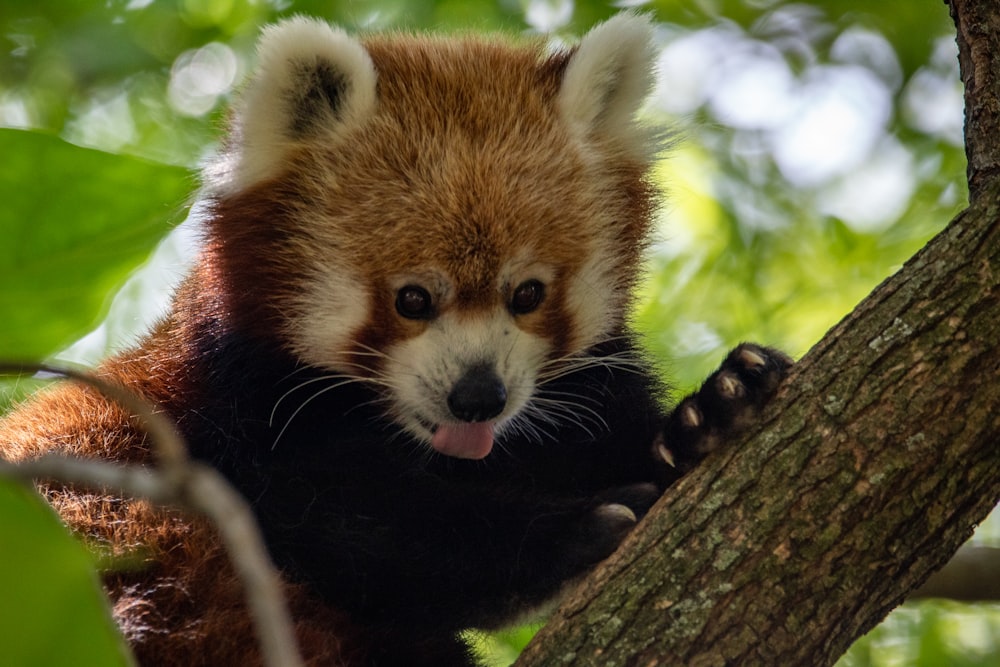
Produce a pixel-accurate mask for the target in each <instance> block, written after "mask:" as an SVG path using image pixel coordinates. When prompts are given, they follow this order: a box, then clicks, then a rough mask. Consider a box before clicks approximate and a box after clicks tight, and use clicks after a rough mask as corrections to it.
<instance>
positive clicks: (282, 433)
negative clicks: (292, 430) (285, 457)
mask: <svg viewBox="0 0 1000 667" xmlns="http://www.w3.org/2000/svg"><path fill="white" fill-rule="evenodd" d="M361 381H363V380H361V379H359V378H347V379H346V380H344V381H343V382H338V383H336V384H332V385H330V386H329V387H324V388H323V389H320V390H319V391H317V392H316V393H314V394H313V395H312V396H310V397H309V398H307V399H306V400H304V401H302V404H301V405H300V406H299V407H297V408H295V411H294V412H292V416H291V417H289V418H288V421H286V422H285V425H284V426H283V427H281V431H280V432H279V433H278V435H277V437H275V439H274V443H273V444H272V445H271V449H272V450H274V449H275V448H276V447H277V446H278V441H279V440H281V436H283V435H284V434H285V431H286V430H288V427H289V426H290V425H291V423H292V421H293V420H294V419H295V418H296V417H297V416H298V414H299V413H300V412H302V410H303V409H304V408H305V407H306V406H307V405H309V404H310V403H311V402H312V401H314V400H315V399H317V398H319V397H320V396H322V395H323V394H325V393H326V392H328V391H333V390H334V389H338V388H340V387H343V386H344V385H348V384H351V383H354V382H361ZM271 416H272V418H273V417H274V413H273V412H272V415H271Z"/></svg>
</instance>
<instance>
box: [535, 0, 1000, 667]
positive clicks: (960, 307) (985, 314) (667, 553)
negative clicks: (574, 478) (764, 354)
mask: <svg viewBox="0 0 1000 667" xmlns="http://www.w3.org/2000/svg"><path fill="white" fill-rule="evenodd" d="M950 4H951V7H952V13H953V15H954V16H955V17H956V25H957V26H958V30H959V36H958V37H959V46H960V51H961V56H960V60H961V66H962V75H963V80H964V81H965V82H966V86H967V100H966V104H967V109H968V113H967V119H968V120H967V129H966V139H967V144H968V147H969V148H968V154H969V179H970V190H971V204H970V206H969V208H968V209H967V210H966V211H964V212H963V213H962V214H960V215H959V216H958V217H957V218H956V219H955V220H954V221H953V222H952V223H951V224H950V225H949V226H948V227H947V228H946V229H945V230H944V231H943V232H942V233H941V234H940V235H939V236H938V237H936V238H935V239H934V240H933V241H932V242H931V243H929V244H928V245H927V247H925V248H924V249H923V250H922V251H921V252H920V253H918V254H917V255H916V256H915V257H914V258H913V259H911V260H910V262H908V263H907V265H906V266H905V267H904V268H903V269H902V270H900V271H899V272H898V273H897V274H896V275H895V276H893V277H892V278H890V279H889V280H887V281H886V282H885V283H883V284H882V285H881V286H879V287H878V288H877V289H876V290H875V292H874V293H873V294H872V295H871V296H870V297H869V298H867V299H866V300H865V301H864V302H862V303H861V304H860V305H859V306H858V308H857V309H856V310H855V311H854V312H853V313H851V314H850V315H849V316H848V317H847V318H845V319H844V320H843V321H842V322H841V323H840V324H839V325H837V326H836V327H835V328H834V329H833V330H831V331H830V332H829V333H828V334H827V336H826V337H825V338H824V339H823V340H822V341H821V342H820V343H819V344H818V345H816V347H815V348H813V349H812V350H811V351H810V352H809V353H808V354H807V355H806V357H805V358H803V359H802V360H801V362H800V363H799V364H798V365H797V367H796V368H795V369H794V371H793V374H792V377H791V378H790V379H789V381H788V382H787V383H786V385H785V387H784V388H783V389H782V390H781V391H780V393H779V395H778V397H777V399H776V400H775V401H774V402H773V403H772V404H771V405H769V406H768V409H767V410H766V413H765V414H764V416H763V418H762V419H761V421H760V423H759V425H758V426H756V427H755V428H754V430H753V431H752V432H751V433H749V434H747V437H746V438H745V439H744V440H743V442H742V443H734V447H733V448H732V449H730V450H727V451H726V452H725V453H723V454H722V455H719V456H714V457H711V458H710V459H709V460H708V461H706V463H705V464H704V465H703V466H702V467H700V468H699V469H697V470H696V471H694V472H693V473H691V474H690V475H689V476H688V477H686V478H685V479H683V480H682V481H681V482H680V483H679V484H678V485H676V486H675V487H672V488H671V489H670V490H669V491H668V493H667V494H666V495H665V497H664V498H663V499H662V500H661V501H660V503H659V504H658V505H657V506H656V508H654V510H653V511H652V512H651V513H650V515H649V516H648V517H647V519H646V520H645V521H644V522H643V523H642V524H641V526H640V528H639V529H637V530H636V532H635V533H633V534H632V535H631V536H630V537H629V539H628V541H627V542H626V544H625V545H623V547H622V548H621V549H620V550H619V551H618V552H617V554H616V555H615V556H614V557H613V558H612V559H611V560H609V561H608V562H606V563H605V564H604V565H603V566H602V567H601V568H600V569H599V571H597V572H596V573H595V574H594V575H593V576H592V577H590V578H589V579H588V580H587V581H586V582H584V584H583V585H582V586H581V587H580V588H578V589H577V590H576V591H575V592H574V593H573V594H572V595H571V596H570V597H569V599H568V600H567V601H566V603H565V604H564V605H563V606H562V607H561V608H560V610H559V611H558V612H557V613H556V615H555V616H554V617H553V618H552V620H551V621H550V622H549V624H548V625H547V626H546V627H545V628H544V629H543V630H542V632H541V633H539V635H538V636H537V637H536V638H535V641H534V642H533V643H532V644H531V645H530V646H529V647H528V649H526V651H525V652H524V654H523V655H522V656H521V658H520V660H519V661H518V663H517V664H518V665H524V666H529V665H558V664H574V665H588V664H600V665H606V666H614V665H692V666H700V665H810V666H812V665H823V664H830V663H832V662H834V661H835V660H836V659H837V658H838V657H839V656H840V655H841V654H843V652H844V651H845V650H846V649H847V648H848V647H849V646H850V644H851V643H852V642H853V641H854V639H856V638H857V637H859V636H860V635H861V634H863V633H864V632H866V631H867V630H869V629H870V628H871V627H873V626H874V625H875V624H876V623H878V622H879V621H880V620H882V618H884V616H885V615H886V614H887V613H888V612H889V611H890V610H891V609H892V608H893V607H895V606H896V605H898V604H899V603H900V602H901V601H902V600H903V599H904V598H905V597H906V595H907V593H908V592H909V591H911V590H913V589H915V588H916V587H917V586H919V585H920V584H921V583H922V582H923V581H924V580H925V579H926V578H927V577H928V576H929V575H930V574H931V573H932V572H933V571H934V570H936V569H938V568H939V567H941V566H942V565H943V564H944V563H945V562H946V561H947V560H948V559H949V558H950V557H951V555H952V554H954V553H955V551H956V550H957V549H958V547H959V546H960V545H961V544H962V543H963V542H964V541H965V540H966V539H967V538H968V537H969V535H970V534H971V532H972V530H973V528H974V527H975V525H976V523H977V522H978V521H980V520H982V518H983V517H985V516H986V514H987V513H988V512H989V511H990V509H991V508H993V507H994V506H995V505H996V504H997V502H998V501H1000V409H998V408H1000V185H998V180H1000V159H998V156H1000V147H998V140H997V137H1000V102H998V92H1000V91H998V88H1000V83H998V82H1000V7H998V6H997V4H996V2H995V0H952V2H951V3H950Z"/></svg>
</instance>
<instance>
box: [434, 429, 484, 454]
mask: <svg viewBox="0 0 1000 667" xmlns="http://www.w3.org/2000/svg"><path fill="white" fill-rule="evenodd" d="M431 447H433V448H434V449H436V450H438V451H439V452H441V453H442V454H446V455H448V456H454V457H456V458H459V459H481V458H484V457H485V456H486V455H487V454H489V453H490V450H491V449H493V423H492V422H472V423H470V424H441V425H440V426H438V429H437V430H436V431H435V432H434V435H433V436H432V437H431Z"/></svg>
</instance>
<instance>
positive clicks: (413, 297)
mask: <svg viewBox="0 0 1000 667" xmlns="http://www.w3.org/2000/svg"><path fill="white" fill-rule="evenodd" d="M396 312H397V313H399V314H400V315H402V316H403V317H405V318H407V319H409V320H426V319H429V318H430V317H432V316H433V315H434V303H433V302H432V300H431V295H430V293H429V292H428V291H427V290H425V289H424V288H423V287H421V286H419V285H406V286H405V287H403V288H401V289H400V290H399V291H398V292H396Z"/></svg>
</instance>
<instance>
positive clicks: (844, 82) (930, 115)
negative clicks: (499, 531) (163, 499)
mask: <svg viewBox="0 0 1000 667" xmlns="http://www.w3.org/2000/svg"><path fill="white" fill-rule="evenodd" d="M620 4H622V3H608V2H593V1H587V2H584V1H578V2H573V1H572V0H441V1H425V2H405V1H403V0H340V1H330V0H324V1H322V2H320V1H318V0H256V1H254V0H100V1H98V0H44V1H39V0H30V1H29V0H5V2H3V3H2V4H0V44H2V47H0V126H3V127H8V128H16V129H9V130H0V153H2V154H3V155H4V157H5V160H4V164H3V166H0V193H2V195H3V201H4V202H5V206H4V208H3V210H2V211H0V239H2V241H0V267H2V268H0V316H2V321H3V323H2V324H0V356H5V357H10V356H22V355H23V356H26V357H36V358H42V357H52V356H57V357H59V358H63V359H77V360H79V359H92V358H93V355H94V354H95V353H94V351H93V349H88V346H89V348H94V347H95V346H96V347H97V348H98V349H97V354H102V353H104V352H106V351H107V350H108V349H111V348H114V347H115V346H120V345H122V344H124V343H125V342H127V341H128V340H129V338H130V337H132V336H134V335H135V334H136V332H137V331H141V329H142V328H143V326H145V323H146V322H148V318H149V313H150V312H155V309H151V308H150V307H149V306H148V304H149V303H150V302H162V299H163V298H164V296H163V290H164V288H163V286H162V283H163V282H164V279H163V274H164V271H165V273H166V274H167V275H171V276H172V275H173V274H175V273H178V272H179V271H180V270H181V269H179V268H177V266H178V265H179V264H181V263H182V262H181V260H179V259H178V257H179V253H181V254H182V251H181V250H178V248H179V247H180V246H182V245H183V244H182V243H179V241H178V239H179V238H180V236H181V234H180V232H175V233H174V234H171V235H170V236H168V237H167V240H166V241H165V242H162V243H161V239H162V238H164V237H165V236H167V234H168V232H169V231H170V230H171V229H172V228H173V227H174V226H175V225H176V224H177V223H179V222H180V221H181V219H182V218H183V215H184V205H185V199H184V198H185V193H186V192H188V191H189V190H193V189H194V187H195V185H194V180H193V178H192V177H191V176H192V174H193V173H194V172H193V171H190V170H193V169H194V168H196V167H197V166H198V164H199V162H200V161H201V160H202V159H203V157H204V156H206V155H207V154H208V153H210V152H211V150H212V149H213V143H214V141H215V140H216V138H217V129H218V127H219V125H220V123H221V121H222V118H223V115H224V109H225V105H226V103H227V101H228V100H229V99H230V97H231V95H232V93H233V90H234V89H235V88H236V87H238V85H239V82H240V80H241V79H242V78H243V77H244V76H245V74H246V73H247V71H248V69H249V67H250V66H251V62H252V52H253V43H254V41H255V39H256V35H257V32H258V30H259V27H260V25H261V24H262V23H265V22H268V21H272V20H274V19H276V18H278V17H280V16H287V15H290V14H294V13H305V14H312V15H316V16H321V17H325V18H327V19H330V20H332V21H335V22H337V23H340V24H342V25H345V26H346V27H348V28H351V29H354V30H379V29H390V28H395V29H421V30H422V29H435V30H444V31H451V30H459V31H463V30H464V31H467V30H473V31H485V30H504V31H506V32H508V33H510V34H519V33H539V32H541V33H548V34H551V35H552V36H554V37H556V38H558V39H572V36H573V35H578V34H580V33H582V32H583V31H584V30H586V29H587V28H588V27H589V26H590V25H592V24H593V23H594V22H596V21H599V20H601V19H603V18H606V17H608V16H610V15H612V14H613V13H615V12H616V11H618V9H617V6H616V5H620ZM625 4H628V5H637V6H639V7H640V9H641V10H643V11H652V12H654V13H655V15H656V17H657V19H658V20H659V21H661V22H662V24H661V29H660V38H661V42H662V46H663V55H662V57H661V60H660V77H659V80H660V83H659V88H658V90H657V92H656V94H655V95H654V96H653V99H652V100H651V102H650V104H649V106H648V108H647V110H646V115H647V117H648V119H649V120H650V122H655V123H662V124H664V125H667V126H669V127H671V128H673V129H674V130H675V133H676V138H675V144H674V146H673V147H672V148H671V150H670V151H669V153H668V156H667V157H666V158H665V159H664V160H663V161H662V162H661V163H660V164H659V165H658V167H657V171H656V178H657V180H658V181H659V182H660V184H661V185H663V187H664V189H665V190H666V191H667V192H668V194H669V197H668V199H667V203H666V205H665V206H664V214H663V221H662V222H663V224H662V232H661V236H660V239H659V240H658V242H657V244H656V245H655V247H654V254H653V256H652V258H651V260H650V266H649V280H648V281H647V283H646V285H645V287H644V289H643V291H642V293H641V295H640V299H639V302H638V304H637V309H636V313H635V321H636V324H637V326H638V328H640V329H641V330H642V331H643V332H645V333H646V334H647V336H648V340H649V345H650V347H651V349H652V352H653V353H654V355H655V356H656V357H657V358H658V359H660V360H662V362H663V365H664V368H665V369H666V371H667V372H668V374H669V375H670V377H671V378H672V379H673V380H674V381H675V383H676V385H677V386H678V388H679V389H681V390H683V389H688V388H691V387H693V386H695V385H696V384H697V383H698V381H699V380H700V378H702V377H704V376H705V375H706V374H707V373H708V372H709V371H710V369H711V368H712V367H713V366H714V365H715V364H717V363H718V360H719V359H720V358H721V356H722V353H723V351H724V350H725V349H726V348H728V347H730V346H731V345H733V344H734V343H736V342H738V341H739V340H741V339H755V340H759V341H762V342H766V343H770V344H775V345H779V346H782V347H784V348H785V349H787V350H789V351H791V352H793V353H794V354H795V355H796V356H798V355H801V354H803V353H804V352H805V351H806V350H808V348H809V347H810V345H811V344H812V343H814V342H815V341H816V340H817V339H819V338H820V337H821V336H822V335H823V333H824V332H825V331H826V329H827V328H829V327H830V326H831V325H832V324H834V323H835V322H836V321H837V320H838V319H839V318H841V317H842V316H843V315H845V314H846V313H847V312H848V311H849V310H850V309H851V308H852V307H853V306H854V305H855V304H856V303H857V302H858V301H859V300H860V299H862V298H863V297H864V296H865V295H866V294H868V293H869V292H870V291H871V289H872V288H873V287H874V286H875V285H877V284H878V282H880V281H881V280H882V279H884V278H885V277H886V276H888V275H890V274H891V273H892V272H893V271H894V270H896V269H897V268H898V267H899V266H900V265H901V264H902V263H903V262H904V261H906V259H907V258H908V257H910V256H911V255H912V254H913V253H914V252H916V251H917V250H918V249H919V248H920V247H921V246H922V245H923V244H924V243H926V241H927V239H929V238H930V237H931V236H932V235H933V234H934V233H935V232H936V231H937V230H939V229H940V228H941V227H942V226H943V224H944V223H946V222H947V221H948V220H949V219H950V218H951V217H952V216H953V214H954V213H955V212H956V211H957V210H959V209H960V208H961V206H962V205H963V203H964V199H965V189H964V188H965V185H964V155H963V151H962V146H961V109H960V86H959V83H958V80H957V63H956V60H955V52H954V46H953V40H952V37H951V35H952V33H953V28H952V27H951V24H950V20H949V18H948V16H947V10H946V8H945V7H944V6H943V5H941V4H940V3H933V2H914V1H913V0H883V1H882V2H878V3H873V2H870V1H863V0H826V1H824V2H820V1H819V0H814V1H813V2H786V1H783V0H652V1H650V2H645V3H643V2H630V3H625ZM956 105H959V106H957V107H956ZM849 121H850V122H849ZM852 123H853V124H852ZM181 231H183V228H182V230H181ZM157 247H159V250H158V251H157V252H156V254H155V257H156V258H157V263H158V265H159V268H158V269H156V268H151V267H149V266H147V267H146V268H143V269H142V270H140V272H139V273H138V274H136V275H135V277H134V278H133V279H132V280H131V281H130V282H129V284H128V287H127V288H126V289H125V290H123V291H122V292H121V293H120V295H119V297H118V298H116V300H115V302H114V306H112V305H111V300H110V298H109V295H110V294H111V293H112V292H113V288H114V286H115V285H120V284H121V282H122V280H123V278H124V276H125V275H126V274H128V273H129V272H130V271H132V270H134V269H135V268H136V267H138V266H139V265H140V264H142V263H143V262H144V261H145V259H146V258H147V257H149V256H150V254H151V253H152V252H153V250H154V249H155V248H157ZM165 257H166V259H164V258H165ZM164 264H166V265H167V267H168V268H167V269H166V270H164V269H163V265H164ZM157 271H159V273H157ZM150 276H152V277H150ZM149 285H153V287H152V288H151V287H149ZM109 309H110V310H111V316H110V317H109V318H108V319H105V320H104V322H105V324H104V325H102V327H101V331H102V334H101V335H100V336H95V335H91V336H87V337H86V338H84V339H83V342H81V343H78V344H76V345H74V346H72V347H71V348H70V349H69V350H68V351H67V349H66V348H67V345H68V343H69V342H70V341H72V340H74V339H77V338H81V337H83V336H84V334H87V333H88V332H89V331H91V330H92V329H93V328H94V326H95V322H97V321H98V320H100V319H102V318H104V317H105V316H106V315H107V313H108V311H109ZM36 385H37V382H36V381H34V380H20V381H18V382H14V383H8V384H7V385H6V387H5V393H4V392H0V410H2V409H3V407H4V401H7V402H9V401H11V400H16V399H17V398H19V397H20V396H23V395H24V394H25V393H27V391H28V390H30V389H31V388H34V386H36ZM25 503H26V501H25V499H24V498H23V493H21V491H20V490H17V489H14V490H13V491H11V490H10V489H9V488H8V487H6V486H0V525H3V526H4V530H3V531H0V572H2V573H6V574H7V575H8V576H7V578H6V579H4V580H3V590H4V592H5V595H4V600H5V602H4V603H2V604H0V616H3V617H4V618H5V619H6V620H2V622H0V628H2V629H0V633H3V634H0V646H3V647H4V657H5V661H6V658H7V657H9V656H11V655H18V654H17V653H16V651H23V653H22V654H20V655H23V656H26V657H25V660H27V659H28V658H27V656H30V657H32V658H34V659H36V660H43V658H44V660H43V662H44V663H45V664H52V665H58V664H91V665H102V664H107V665H110V664H120V663H121V661H120V659H119V657H117V656H116V653H115V649H114V648H113V647H112V648H108V647H107V646H104V648H103V649H101V648H99V646H100V645H103V644H104V639H103V638H104V637H105V636H107V635H108V633H109V629H108V626H107V623H106V619H107V615H106V612H104V611H102V610H101V607H100V602H99V599H98V598H97V597H96V596H95V595H94V594H93V591H94V587H93V586H90V588H89V591H90V596H89V599H87V600H85V601H82V602H81V601H73V600H69V598H68V597H60V596H59V594H57V592H56V591H61V590H67V591H69V590H73V591H78V590H82V589H81V588H80V586H81V584H79V582H78V583H76V584H70V583H64V580H63V579H62V578H59V577H56V576H53V575H52V574H51V573H52V572H65V573H73V572H76V573H79V571H80V568H79V563H80V556H79V548H78V547H77V546H76V545H75V543H74V542H72V541H71V540H68V539H67V540H64V542H65V544H61V545H58V544H54V542H53V541H52V540H50V539H49V537H50V535H49V532H50V527H51V526H52V524H53V521H52V516H51V513H48V515H46V516H44V517H41V516H39V517H37V526H36V525H35V524H34V523H32V524H31V525H30V526H29V525H28V524H25V523H22V518H21V517H22V516H26V513H27V514H31V513H32V512H34V513H35V514H39V512H41V510H38V508H34V509H30V508H32V507H34V506H33V505H31V504H30V503H28V504H27V505H26V504H25ZM26 508H27V509H26ZM36 510H37V511H36ZM41 513H42V514H45V513H44V512H41ZM25 521H28V519H25ZM31 521H35V519H31ZM22 525H23V526H26V527H25V528H24V529H23V530H21V531H20V532H17V531H18V530H20V529H19V527H20V526H22ZM8 527H10V528H8ZM994 532H996V531H994ZM36 538H37V541H36ZM55 541H58V538H57V539H56V540H55ZM13 545H17V548H16V549H15V548H13ZM12 575H13V576H12ZM22 575H23V576H22ZM87 576H89V575H87V574H84V575H83V578H84V579H86V578H87ZM0 578H3V575H2V574H0ZM13 579H17V581H12V580H13ZM9 580H10V581H9ZM90 581H91V582H92V577H91V579H90ZM49 583H51V584H52V585H53V586H54V587H55V588H52V587H47V585H48V584H49ZM84 588H86V586H84ZM10 591H15V592H16V591H21V592H20V593H16V594H13V593H9V592H10ZM29 595H30V596H31V600H32V604H28V603H27V602H26V601H27V600H28V599H29ZM84 597H85V598H86V597H87V596H86V595H84ZM35 601H37V602H38V605H37V606H36V605H35V604H34V602H35ZM50 603H52V604H54V605H55V606H56V607H58V608H59V609H58V610H54V609H53V607H52V606H46V605H50ZM62 612H65V613H66V614H67V615H68V617H70V618H72V619H74V620H73V621H72V622H71V621H69V620H67V621H63V620H61V619H62V618H63V617H62V616H60V615H59V613H62ZM8 617H9V618H8ZM91 621H93V622H94V623H96V624H97V625H98V626H101V628H102V629H93V628H92V627H91V626H90V623H91ZM102 623H103V625H102ZM12 628H17V632H16V633H11V629H12ZM68 628H73V629H74V630H80V633H81V634H80V636H90V637H93V638H94V639H93V640H92V641H91V642H89V643H88V642H84V643H88V648H90V647H91V646H90V644H92V645H93V647H98V648H96V649H95V650H103V651H104V654H103V656H104V657H100V658H99V657H97V656H96V654H94V655H87V654H84V653H83V650H85V649H84V648H82V647H80V645H79V642H76V641H75V639H74V638H75V637H76V634H73V633H71V632H70V631H69V630H68ZM46 632H47V633H50V634H49V635H48V636H49V639H48V640H43V639H38V635H36V633H46ZM11 634H18V635H23V637H21V639H22V640H23V641H22V643H19V644H11V643H9V642H10V641H11V638H9V637H8V636H7V635H11ZM530 634H531V633H530V631H528V630H517V631H512V632H511V633H506V634H502V635H496V636H492V637H488V638H484V639H481V640H480V641H479V642H478V643H479V645H480V646H481V648H482V649H483V650H484V651H486V652H488V653H489V654H490V655H492V656H493V661H494V662H495V663H496V664H506V663H507V662H509V661H510V659H511V658H512V656H514V655H516V652H517V650H519V647H520V646H522V645H523V643H524V642H525V641H527V639H528V638H529V637H530ZM998 637H1000V610H998V609H997V607H995V606H989V605H980V606H962V605H945V604H934V603H923V604H921V605H919V607H904V608H902V609H901V610H899V611H897V612H894V614H893V615H892V616H890V618H889V620H888V621H887V622H886V623H885V624H883V625H882V626H880V627H879V628H877V629H876V630H875V631H873V632H872V633H871V634H870V635H869V636H868V637H867V638H865V639H863V640H861V641H859V642H858V644H857V645H856V646H855V647H854V648H853V649H852V651H851V652H850V653H849V654H848V655H847V656H846V657H845V658H844V659H843V661H842V663H841V664H842V665H844V666H845V667H847V666H850V667H854V666H855V665H859V666H860V665H873V666H878V667H890V666H896V665H915V666H924V665H927V666H930V665H933V666H935V667H936V666H937V665H942V664H949V665H986V664H997V662H998V661H1000V640H998ZM46 641H47V642H48V644H47V645H46ZM11 646H14V647H15V648H13V649H10V648H9V647H11ZM49 646H51V647H52V648H53V650H56V649H57V648H59V647H63V648H65V651H64V652H62V653H59V654H56V653H51V654H49V653H45V652H44V649H43V647H45V648H48V647H49ZM11 650H13V651H15V653H10V651H11ZM85 656H86V657H85ZM16 662H18V664H32V663H30V662H21V661H16ZM37 664H42V663H41V662H38V663H37Z"/></svg>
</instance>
